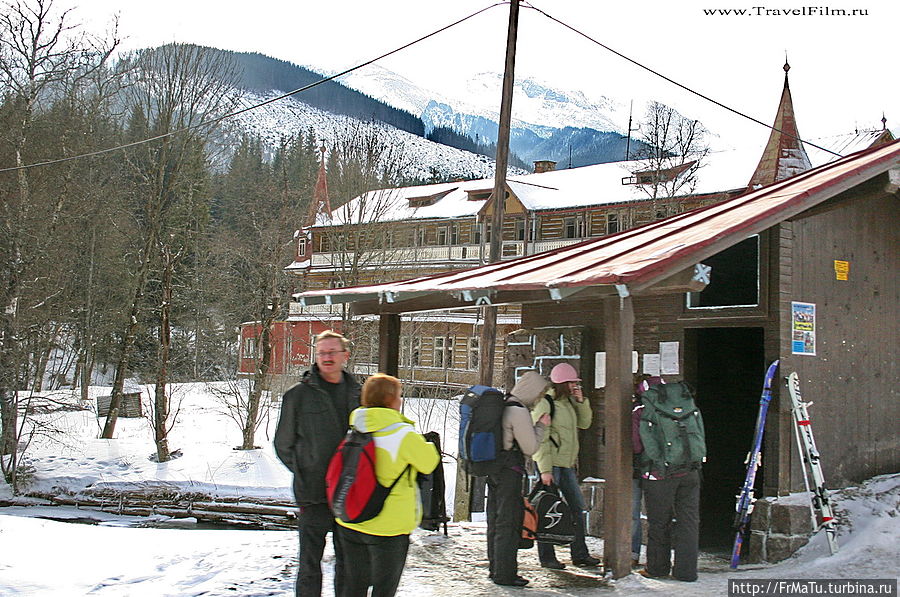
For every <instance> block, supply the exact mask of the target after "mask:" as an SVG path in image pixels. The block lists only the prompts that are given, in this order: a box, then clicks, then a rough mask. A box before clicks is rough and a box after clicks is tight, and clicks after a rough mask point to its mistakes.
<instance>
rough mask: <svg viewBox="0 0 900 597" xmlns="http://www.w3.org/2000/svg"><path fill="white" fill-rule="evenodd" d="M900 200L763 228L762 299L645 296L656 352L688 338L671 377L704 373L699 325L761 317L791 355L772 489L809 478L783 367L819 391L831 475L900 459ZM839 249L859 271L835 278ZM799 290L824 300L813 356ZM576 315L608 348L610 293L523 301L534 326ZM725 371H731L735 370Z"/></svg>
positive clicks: (774, 414) (841, 481)
mask: <svg viewBox="0 0 900 597" xmlns="http://www.w3.org/2000/svg"><path fill="white" fill-rule="evenodd" d="M860 193H861V191H860V189H859V188H858V189H857V191H856V195H855V196H854V195H853V194H850V195H849V196H847V197H844V199H854V198H856V199H859V197H860ZM898 211H900V206H898V203H897V198H896V196H881V197H874V198H871V199H863V200H858V201H855V202H852V201H843V202H838V203H837V207H836V208H835V209H833V210H831V211H825V212H824V213H823V212H822V210H818V209H817V210H815V211H814V212H813V214H814V215H810V216H808V217H801V218H798V219H795V221H793V222H783V223H782V224H780V225H778V226H776V227H774V228H772V229H770V230H769V231H767V232H766V233H765V234H763V235H761V239H762V240H761V274H760V275H761V288H760V291H761V302H760V305H759V306H758V307H755V308H718V309H709V310H699V311H698V310H688V309H687V308H686V306H685V297H684V295H681V294H678V295H665V296H659V297H637V298H635V301H634V311H635V330H634V342H635V350H637V351H638V353H639V354H641V355H643V354H644V353H645V352H656V350H655V347H656V346H657V345H658V343H659V342H660V341H678V342H680V343H681V350H680V354H679V357H680V359H681V373H682V374H681V376H667V378H670V379H671V378H678V377H684V378H685V379H687V380H688V381H691V380H692V379H693V378H696V374H697V372H696V370H695V369H694V368H695V364H694V362H693V354H692V353H694V352H695V351H696V347H693V346H692V344H691V342H692V337H694V334H691V333H688V332H689V331H690V330H702V329H706V328H726V329H727V328H758V329H761V330H762V349H761V351H762V353H761V354H762V355H763V358H764V360H765V364H768V363H770V362H771V361H772V360H774V359H776V358H780V359H781V369H780V371H779V372H778V376H777V383H776V384H775V388H773V389H774V392H773V401H772V406H771V408H770V415H769V418H768V420H767V425H766V436H765V446H764V451H765V453H766V454H767V455H768V456H767V459H766V466H764V467H763V471H762V475H763V488H762V491H761V493H762V494H765V495H776V494H779V493H786V492H787V491H791V490H798V489H800V488H801V487H802V478H801V477H800V475H799V468H798V464H797V457H796V444H795V440H794V436H793V423H792V420H791V412H790V398H789V397H788V395H787V392H786V391H784V390H783V387H784V378H785V377H786V376H787V375H788V374H789V373H790V372H792V371H797V372H798V373H799V375H800V379H801V389H802V391H803V394H804V398H805V399H806V400H813V401H814V402H815V404H814V405H813V406H812V407H811V409H810V413H811V418H812V422H813V428H814V431H815V435H816V438H817V442H818V447H819V451H820V452H821V454H822V462H823V467H824V472H825V477H826V480H827V482H828V485H829V486H830V487H840V486H845V485H848V484H851V483H854V482H858V481H860V480H862V479H866V478H868V477H871V476H873V475H878V474H885V473H890V472H896V471H897V470H900V402H898V396H897V389H896V388H897V382H898V379H900V376H898V366H897V350H896V348H897V346H898V344H900V337H898V336H900V333H898V325H897V322H898V320H900V313H898V304H900V291H898V284H897V275H898V272H900V256H898V247H900V238H898V237H900V233H898V226H897V224H896V222H898V221H900V213H898ZM836 259H837V260H844V261H849V262H850V275H849V280H847V281H841V280H837V279H836V276H835V270H834V260H836ZM713 275H715V272H713ZM791 301H800V302H810V303H815V304H816V308H817V313H816V316H817V320H816V323H817V354H816V355H815V356H806V355H792V354H791V311H790V306H791ZM585 322H587V325H585ZM572 325H582V326H584V329H585V330H586V331H585V337H586V338H590V341H589V342H590V345H589V346H586V347H585V349H584V351H583V354H585V355H593V353H594V352H596V351H603V350H604V349H605V348H604V330H603V309H602V304H601V303H600V302H593V303H592V302H576V301H572V302H561V303H546V304H538V305H525V306H523V312H522V326H523V327H524V328H536V327H543V326H572ZM588 360H589V361H590V362H585V363H583V364H582V371H584V373H585V374H586V375H588V376H591V379H592V376H593V359H592V358H589V359H588ZM762 373H763V372H762V371H760V372H759V379H758V383H759V387H760V390H761V383H762ZM723 376H725V377H726V378H727V371H726V372H723ZM585 388H586V389H588V388H590V397H591V398H592V405H593V407H594V410H595V417H596V418H595V421H596V422H597V423H596V424H595V425H594V426H593V427H592V429H591V430H589V431H590V435H591V438H590V439H589V440H588V441H587V442H586V443H588V442H594V443H595V445H596V446H597V451H598V455H597V456H596V460H595V461H593V462H592V465H591V466H590V467H589V468H587V469H586V472H587V473H589V474H595V475H602V463H603V452H604V447H603V437H602V435H603V432H602V421H603V391H602V390H594V389H593V385H592V384H590V385H589V384H585ZM723 399H727V396H726V397H724V398H723ZM722 423H724V422H723V421H709V422H708V425H710V424H722ZM747 441H748V446H749V439H748V440H747ZM591 460H593V457H591ZM584 464H585V463H584V462H583V465H584ZM594 464H596V466H597V467H599V469H600V470H597V469H595V468H594Z"/></svg>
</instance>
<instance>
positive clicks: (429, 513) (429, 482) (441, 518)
mask: <svg viewBox="0 0 900 597" xmlns="http://www.w3.org/2000/svg"><path fill="white" fill-rule="evenodd" d="M425 440H426V441H429V442H431V443H433V444H434V445H435V447H437V451H438V454H441V436H440V434H438V432H437V431H429V432H428V433H426V434H425ZM417 481H418V483H419V498H420V499H421V500H422V522H420V523H419V526H420V527H422V528H423V529H425V530H427V531H437V530H439V529H440V528H441V524H443V525H444V534H445V535H446V534H447V521H449V520H450V518H449V517H448V516H447V505H446V503H445V497H444V492H445V488H446V485H445V482H444V463H443V461H441V462H438V465H437V467H436V468H435V469H434V470H433V471H432V472H430V473H428V474H427V475H423V474H422V473H419V477H418V479H417Z"/></svg>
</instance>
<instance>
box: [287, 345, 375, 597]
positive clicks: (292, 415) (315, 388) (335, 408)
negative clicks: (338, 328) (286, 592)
mask: <svg viewBox="0 0 900 597" xmlns="http://www.w3.org/2000/svg"><path fill="white" fill-rule="evenodd" d="M348 346H349V342H348V341H347V339H346V338H344V337H343V336H342V335H340V334H338V333H337V332H333V331H331V330H328V331H325V332H322V333H321V334H319V335H318V336H316V342H315V351H316V360H315V363H314V364H313V366H312V367H311V368H310V370H309V371H307V372H306V373H305V374H304V375H303V379H302V380H301V381H300V383H298V384H296V385H295V386H293V387H292V388H291V389H289V390H288V391H287V392H285V394H284V396H283V397H282V399H281V416H280V418H279V419H278V427H277V429H276V431H275V442H274V443H275V453H276V455H277V456H278V459H279V460H281V462H282V463H284V465H285V466H286V467H288V468H289V469H290V470H291V472H292V473H294V499H296V501H297V505H298V506H299V507H300V515H299V516H298V518H297V528H298V530H299V532H300V560H299V565H298V569H297V584H296V587H295V591H296V594H297V595H298V596H299V595H309V596H313V597H318V596H319V595H321V593H322V553H323V551H324V550H325V537H326V535H327V534H328V533H329V532H331V533H332V542H333V543H334V560H335V564H334V568H335V573H334V587H335V594H336V595H340V594H341V589H342V583H343V579H344V571H343V568H344V558H343V551H342V549H341V545H340V541H338V540H335V537H337V533H336V532H335V531H336V530H337V525H336V523H335V521H334V514H332V512H331V509H330V508H329V507H328V500H327V498H326V497H325V472H326V470H327V469H328V463H329V461H330V460H331V457H332V455H333V454H334V451H335V450H336V449H337V446H338V444H339V443H340V442H341V440H342V439H343V438H344V435H346V433H347V428H348V421H349V417H350V412H351V411H353V409H355V408H356V407H358V406H359V392H360V387H359V383H358V382H357V381H356V380H355V379H354V378H353V376H351V375H350V374H348V373H347V372H346V371H344V365H345V364H346V362H347V359H348V357H349V355H350V352H349V350H348Z"/></svg>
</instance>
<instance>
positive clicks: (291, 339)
mask: <svg viewBox="0 0 900 597" xmlns="http://www.w3.org/2000/svg"><path fill="white" fill-rule="evenodd" d="M332 328H333V326H332V325H330V323H329V322H321V321H276V322H274V323H273V324H272V366H271V369H270V371H269V372H270V373H271V374H272V375H283V374H285V373H292V372H296V371H298V370H303V369H306V368H307V367H309V363H310V358H309V357H310V342H311V341H312V338H313V337H314V336H315V335H316V334H319V333H321V332H324V331H325V330H329V329H332ZM259 333H260V325H259V324H258V323H245V324H243V325H242V326H241V349H240V356H241V358H240V367H239V368H238V374H240V375H252V374H253V373H254V370H255V366H256V358H255V355H253V354H248V352H247V344H248V342H247V341H248V340H253V342H254V343H255V341H256V338H257V337H258V336H259Z"/></svg>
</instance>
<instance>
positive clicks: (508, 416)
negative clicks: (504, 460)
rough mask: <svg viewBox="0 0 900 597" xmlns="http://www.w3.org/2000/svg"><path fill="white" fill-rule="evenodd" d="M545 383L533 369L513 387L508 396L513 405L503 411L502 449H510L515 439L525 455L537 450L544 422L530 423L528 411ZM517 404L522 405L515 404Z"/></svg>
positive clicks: (542, 393)
mask: <svg viewBox="0 0 900 597" xmlns="http://www.w3.org/2000/svg"><path fill="white" fill-rule="evenodd" d="M547 385H548V384H547V380H545V379H544V378H543V377H541V376H540V375H538V374H537V373H535V372H534V371H529V372H528V373H526V374H525V375H523V376H522V378H521V379H520V380H519V381H518V383H516V385H515V387H513V389H512V392H511V395H510V397H509V398H508V401H509V402H511V403H513V405H512V406H508V407H506V409H505V410H504V411H503V449H504V450H510V449H512V447H513V441H515V443H517V444H518V445H519V449H520V450H522V453H523V454H524V455H525V456H531V455H532V454H534V453H535V452H537V450H538V448H539V447H540V445H541V441H543V439H544V424H543V423H534V424H532V422H531V415H530V414H529V412H528V411H529V410H531V409H532V408H534V405H535V404H536V403H537V401H538V400H540V398H541V397H542V396H543V395H544V390H545V389H546V388H547ZM518 404H521V405H522V406H517V405H518ZM523 407H524V408H523Z"/></svg>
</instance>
